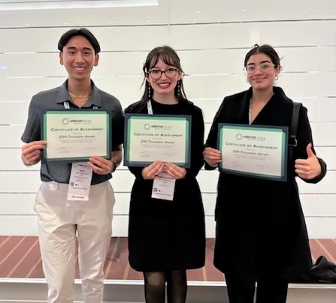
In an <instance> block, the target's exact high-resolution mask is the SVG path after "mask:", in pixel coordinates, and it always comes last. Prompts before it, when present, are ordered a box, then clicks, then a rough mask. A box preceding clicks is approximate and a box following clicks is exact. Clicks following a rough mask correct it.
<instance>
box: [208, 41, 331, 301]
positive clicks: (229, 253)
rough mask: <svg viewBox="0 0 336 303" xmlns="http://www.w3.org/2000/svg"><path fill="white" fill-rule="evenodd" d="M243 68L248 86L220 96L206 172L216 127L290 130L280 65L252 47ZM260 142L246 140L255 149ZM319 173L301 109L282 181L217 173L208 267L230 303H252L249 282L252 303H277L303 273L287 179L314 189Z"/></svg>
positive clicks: (303, 251) (215, 155) (298, 225)
mask: <svg viewBox="0 0 336 303" xmlns="http://www.w3.org/2000/svg"><path fill="white" fill-rule="evenodd" d="M244 67H245V70H246V77H247V80H248V82H249V83H250V85H251V87H250V88H249V89H248V90H246V91H243V92H239V93H237V94H234V95H232V96H227V97H225V98H224V101H223V102H222V105H221V106H220V108H219V110H218V112H217V114H216V115H215V118H214V121H213V124H212V127H211V129H210V132H209V135H208V138H207V140H206V148H205V150H204V158H205V160H206V162H207V163H206V166H205V168H206V169H215V168H216V167H218V163H220V162H221V161H222V155H221V152H220V151H219V150H218V149H217V138H218V137H217V135H218V131H219V126H218V125H219V123H229V124H235V125H238V126H240V127H243V126H245V127H247V125H251V128H249V129H250V130H253V128H252V126H253V125H262V126H266V127H267V126H273V127H288V128H289V127H290V125H291V118H292V110H293V101H292V100H291V99H289V98H288V97H287V96H286V95H285V93H284V91H283V90H282V89H281V88H280V87H276V86H274V80H276V79H277V77H278V75H279V73H280V71H281V66H280V58H279V56H278V54H277V52H276V51H275V50H274V49H273V47H271V46H270V45H261V46H259V45H255V46H254V48H253V49H251V50H250V51H249V52H248V53H247V55H246V57H245V61H244ZM254 134H256V132H254ZM255 137H258V136H255ZM262 137H263V136H261V137H260V138H261V139H260V140H259V141H258V140H253V138H252V139H251V140H250V141H249V142H251V145H252V144H255V145H256V146H259V145H263V142H262V141H261V140H262ZM237 138H238V137H237ZM239 138H240V137H239ZM237 142H238V141H237ZM290 143H293V142H290ZM265 146H267V145H265ZM285 148H289V147H287V146H286V147H285ZM238 150H239V148H238ZM246 151H247V150H243V152H246ZM256 151H257V152H258V148H257V149H256ZM261 153H265V154H267V153H268V151H267V150H266V151H265V150H264V151H262V152H261ZM223 160H224V161H225V158H224V159H223ZM278 161H280V159H278ZM283 161H285V160H283ZM242 162H243V161H242ZM274 164H275V163H274ZM326 170H327V168H326V164H325V163H324V161H323V160H322V159H319V158H317V157H316V155H315V150H314V147H313V138H312V131H311V127H310V124H309V119H308V116H307V109H306V108H305V107H303V106H301V108H300V111H299V119H298V127H297V146H296V147H294V151H293V156H292V157H289V158H288V160H287V161H286V162H285V163H284V171H286V172H287V180H282V181H280V180H274V179H272V178H269V179H263V178H260V175H259V178H258V177H257V175H254V174H253V172H252V173H250V174H249V175H243V174H241V173H240V174H232V173H229V172H228V171H221V172H220V175H219V180H218V187H217V188H218V195H217V204H216V211H215V219H216V244H215V257H214V264H215V266H216V267H217V268H218V269H219V270H221V271H222V272H223V273H225V279H226V284H227V290H228V295H229V299H230V303H252V302H253V297H254V292H255V283H256V282H257V292H256V302H257V303H284V302H286V297H287V289H288V281H289V279H291V278H293V277H295V276H299V275H301V274H302V273H304V272H305V271H308V270H309V269H310V268H311V266H312V261H311V254H310V248H309V241H308V234H307V228H306V224H305V219H304V215H303V212H302V207H301V202H300V197H299V190H298V185H297V183H296V180H295V178H296V177H297V176H298V177H300V178H301V179H302V180H303V181H305V182H308V183H317V182H319V181H320V180H321V179H322V178H323V177H324V176H325V174H326Z"/></svg>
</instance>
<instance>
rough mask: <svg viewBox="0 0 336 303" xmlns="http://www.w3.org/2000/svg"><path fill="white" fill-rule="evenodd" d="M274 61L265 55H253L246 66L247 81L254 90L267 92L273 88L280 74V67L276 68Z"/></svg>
mask: <svg viewBox="0 0 336 303" xmlns="http://www.w3.org/2000/svg"><path fill="white" fill-rule="evenodd" d="M274 65H275V64H274V63H273V62H272V59H271V58H270V57H268V56H267V55H266V54H264V53H258V54H255V55H252V56H251V57H250V58H249V59H248V61H247V64H246V76H247V81H248V82H249V83H250V85H251V86H252V87H253V89H254V90H267V89H270V88H271V87H273V84H274V80H275V78H276V77H277V76H278V74H279V72H280V66H274Z"/></svg>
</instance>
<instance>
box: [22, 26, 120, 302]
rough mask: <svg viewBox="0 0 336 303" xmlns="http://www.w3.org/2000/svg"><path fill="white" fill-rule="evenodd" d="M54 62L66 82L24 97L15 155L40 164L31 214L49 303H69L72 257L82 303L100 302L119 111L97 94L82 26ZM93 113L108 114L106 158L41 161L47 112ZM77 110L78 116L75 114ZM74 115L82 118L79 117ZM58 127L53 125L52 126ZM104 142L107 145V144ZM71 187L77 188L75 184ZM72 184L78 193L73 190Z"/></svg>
mask: <svg viewBox="0 0 336 303" xmlns="http://www.w3.org/2000/svg"><path fill="white" fill-rule="evenodd" d="M58 49H59V51H60V53H59V59H60V64H61V65H64V67H65V69H66V71H67V73H68V79H67V80H66V81H65V82H64V83H63V85H61V86H59V87H56V88H53V89H50V90H47V91H42V92H39V93H38V94H36V95H34V96H33V97H32V100H31V102H30V106H29V114H28V120H27V124H26V127H25V130H24V133H23V135H22V137H21V139H22V141H23V142H25V143H26V144H24V145H23V147H22V154H21V158H22V161H23V163H24V164H25V165H27V166H30V165H34V164H37V163H38V162H40V160H41V159H42V161H41V169H40V177H41V181H42V184H41V187H40V189H39V190H38V193H37V197H36V201H35V207H34V209H35V211H36V213H37V216H38V236H39V243H40V248H41V256H42V264H43V271H44V274H45V277H46V280H47V283H48V302H49V303H56V302H57V303H69V302H73V290H72V288H73V282H74V278H75V259H74V258H75V254H76V247H77V243H76V240H77V239H78V262H79V268H80V277H81V279H82V292H83V299H84V302H85V303H100V302H102V297H103V288H104V273H103V269H104V262H105V258H106V254H107V251H108V248H109V244H110V239H111V233H112V225H111V224H112V211H113V205H114V201H115V200H114V191H113V188H112V186H111V184H110V182H109V179H110V178H112V173H113V172H114V171H115V169H116V168H117V166H118V165H119V164H120V162H121V160H122V148H121V144H122V139H123V112H122V108H121V104H120V102H119V101H118V100H117V99H116V98H115V97H114V96H112V95H110V94H108V93H106V92H104V91H102V90H100V89H98V88H97V87H96V86H95V84H94V83H93V81H92V80H91V71H92V69H93V68H94V67H95V66H97V65H98V62H99V52H100V45H99V43H98V41H97V39H96V38H95V36H94V35H93V34H92V33H91V32H90V31H89V30H87V29H85V28H80V29H71V30H69V31H67V32H66V33H64V34H63V35H62V37H61V38H60V40H59V43H58ZM53 110H58V111H67V110H76V111H79V112H80V113H82V112H83V113H85V111H86V110H91V111H94V110H101V111H105V112H106V113H108V114H109V115H110V117H111V121H112V122H111V123H112V130H110V132H107V133H109V134H110V138H109V140H110V141H111V142H112V153H111V156H109V155H108V157H102V156H99V155H90V156H91V157H89V160H88V161H85V162H73V163H71V162H72V161H71V160H70V161H64V159H63V161H50V159H49V161H48V159H46V158H47V157H43V156H45V155H44V153H43V150H44V149H46V148H47V144H48V142H47V141H45V140H42V139H43V138H42V137H41V133H42V131H41V130H42V127H43V125H42V122H43V119H44V116H45V113H46V112H47V111H53ZM77 113H78V112H77ZM81 117H82V116H81ZM61 127H62V126H61V125H60V128H61ZM107 141H108V140H107ZM76 186H77V187H76ZM78 187H79V188H78Z"/></svg>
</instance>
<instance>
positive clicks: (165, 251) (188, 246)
mask: <svg viewBox="0 0 336 303" xmlns="http://www.w3.org/2000/svg"><path fill="white" fill-rule="evenodd" d="M152 108H153V113H154V114H169V115H191V117H192V123H191V165H190V168H188V169H187V174H186V176H185V178H184V179H180V180H176V183H175V191H174V198H173V201H169V200H161V199H154V198H151V194H152V187H153V180H144V179H143V177H142V175H141V171H142V169H143V167H129V170H130V171H131V172H132V173H133V174H134V176H135V181H134V184H133V187H132V191H131V201H130V211H129V229H128V245H129V262H130V265H131V267H132V268H134V269H135V270H137V271H144V272H151V271H164V270H184V269H193V268H200V267H202V266H204V261H205V221H204V220H205V219H204V208H203V202H202V196H201V191H200V188H199V185H198V182H197V180H196V176H197V174H198V172H199V170H200V169H201V167H202V166H203V163H204V162H203V148H204V120H203V114H202V111H201V110H200V108H198V107H196V106H195V105H193V104H192V103H191V102H189V101H186V100H185V101H180V102H179V103H178V104H175V105H165V104H160V103H158V102H155V101H152ZM125 113H143V114H147V106H146V104H142V103H140V102H137V103H136V104H133V105H131V106H129V107H128V108H127V109H125Z"/></svg>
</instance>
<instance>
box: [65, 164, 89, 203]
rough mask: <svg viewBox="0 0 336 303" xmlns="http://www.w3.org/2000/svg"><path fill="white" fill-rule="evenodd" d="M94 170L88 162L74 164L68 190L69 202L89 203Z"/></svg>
mask: <svg viewBox="0 0 336 303" xmlns="http://www.w3.org/2000/svg"><path fill="white" fill-rule="evenodd" d="M91 179H92V169H91V167H90V166H89V165H88V164H87V163H86V162H74V163H72V167H71V174H70V182H69V188H68V198H67V199H68V200H69V201H89V193H90V186H91Z"/></svg>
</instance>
